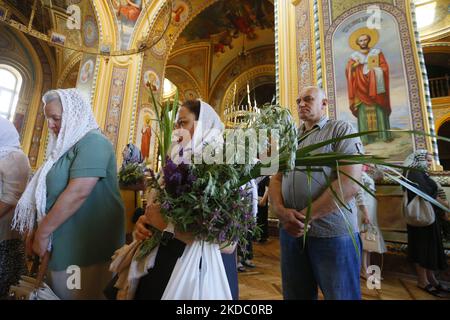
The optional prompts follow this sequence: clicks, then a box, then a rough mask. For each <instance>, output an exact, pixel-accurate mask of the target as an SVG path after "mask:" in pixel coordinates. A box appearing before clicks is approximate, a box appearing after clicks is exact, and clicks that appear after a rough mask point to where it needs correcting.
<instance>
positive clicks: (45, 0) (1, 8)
mask: <svg viewBox="0 0 450 320" xmlns="http://www.w3.org/2000/svg"><path fill="white" fill-rule="evenodd" d="M172 1H173V0H169V1H167V2H166V3H165V4H164V6H163V7H162V8H161V11H160V12H161V14H163V15H166V16H167V17H165V18H164V19H163V21H165V24H164V27H163V28H159V29H158V30H154V32H153V35H152V37H149V38H151V39H150V40H149V41H147V40H143V41H141V42H140V43H139V44H138V46H137V48H133V49H128V50H112V49H111V46H110V45H109V44H106V43H100V48H87V47H80V46H76V45H72V44H69V43H67V41H66V35H64V34H61V33H59V32H55V31H51V32H49V34H45V33H43V32H40V31H38V30H36V29H34V28H33V20H34V18H35V14H36V11H37V10H38V8H39V9H40V10H42V9H47V10H55V9H54V8H53V6H52V1H51V0H34V2H33V7H32V10H31V14H30V18H29V21H28V24H27V25H25V24H23V23H21V22H20V21H17V20H15V19H14V18H12V17H11V12H10V9H9V7H8V6H7V5H6V3H5V2H4V1H2V0H0V22H2V23H4V24H6V25H8V26H10V27H12V28H14V29H16V30H18V31H20V32H23V33H25V34H28V35H30V36H32V37H35V38H37V39H40V40H43V41H46V42H48V43H49V44H50V45H52V46H55V47H58V48H62V49H69V50H73V51H76V52H82V53H87V54H94V55H102V56H106V57H114V56H129V55H134V54H139V53H142V52H145V51H147V50H149V49H151V48H152V47H154V46H155V45H156V44H157V43H158V42H159V41H160V40H161V39H162V38H163V36H164V34H165V33H166V31H167V29H168V28H169V26H170V23H171V20H172ZM70 19H71V17H68V21H73V20H70ZM74 22H76V21H74Z"/></svg>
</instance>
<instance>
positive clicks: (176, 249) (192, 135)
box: [134, 100, 238, 300]
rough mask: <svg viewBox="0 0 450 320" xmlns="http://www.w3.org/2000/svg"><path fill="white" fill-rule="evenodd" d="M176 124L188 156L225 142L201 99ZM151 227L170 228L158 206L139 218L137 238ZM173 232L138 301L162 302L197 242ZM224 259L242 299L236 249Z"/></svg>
mask: <svg viewBox="0 0 450 320" xmlns="http://www.w3.org/2000/svg"><path fill="white" fill-rule="evenodd" d="M176 125H177V129H183V130H184V132H185V133H186V134H184V135H183V137H181V138H180V139H179V140H178V143H179V144H180V145H181V146H182V148H183V155H184V156H186V154H195V153H197V152H198V151H199V150H200V151H201V149H202V147H203V146H204V145H206V144H210V143H214V142H220V141H219V140H221V139H222V135H221V133H222V131H223V129H224V126H223V124H222V122H221V121H220V118H219V116H218V115H217V113H216V112H215V111H214V109H213V108H212V107H211V106H210V105H208V104H206V103H204V102H201V101H199V100H188V101H186V102H184V103H183V104H182V106H181V108H180V110H179V113H178V117H177V123H176ZM187 133H189V134H187ZM147 225H151V226H153V227H155V228H156V229H158V230H160V231H163V230H165V229H166V228H167V223H166V221H165V220H164V219H163V217H162V215H161V212H160V206H159V205H158V204H152V203H149V205H148V206H147V209H146V214H145V215H143V216H141V217H140V218H139V220H138V222H137V224H136V230H135V237H136V238H137V239H139V240H145V239H148V238H149V237H151V236H152V233H151V232H150V231H149V230H148V228H147ZM173 231H174V236H173V238H172V239H169V240H168V241H167V242H166V245H160V246H159V249H158V253H157V255H156V259H155V263H154V266H153V267H152V268H151V269H149V270H148V274H147V275H145V276H144V277H142V278H141V279H140V281H139V285H138V287H137V290H136V293H135V296H134V298H135V299H137V300H141V299H145V300H149V299H155V300H159V299H161V298H162V296H163V294H164V291H165V289H166V286H167V284H168V282H169V279H170V277H171V275H172V271H173V269H174V267H175V264H176V263H177V260H178V258H179V257H181V256H182V255H183V252H184V250H185V247H186V245H187V244H191V243H192V242H193V241H194V236H193V235H192V234H190V233H189V232H179V231H177V230H173ZM224 251H226V252H224ZM222 260H223V264H224V267H225V271H226V274H227V279H228V284H229V286H230V290H231V293H232V297H233V299H238V279H237V271H236V249H235V248H234V247H233V248H228V249H226V250H222Z"/></svg>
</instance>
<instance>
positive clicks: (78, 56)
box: [56, 53, 83, 88]
mask: <svg viewBox="0 0 450 320" xmlns="http://www.w3.org/2000/svg"><path fill="white" fill-rule="evenodd" d="M81 58H83V54H82V53H77V54H75V55H74V56H73V57H72V58H71V59H70V61H69V62H68V63H67V65H66V66H65V67H64V69H63V71H62V72H61V75H60V76H59V78H58V81H57V82H56V87H57V88H60V87H61V86H62V84H63V83H64V81H65V80H66V79H67V77H68V76H69V73H70V72H71V71H72V69H73V68H74V67H75V66H76V65H77V64H78V63H80V61H81Z"/></svg>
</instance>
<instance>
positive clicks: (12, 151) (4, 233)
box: [0, 117, 31, 299]
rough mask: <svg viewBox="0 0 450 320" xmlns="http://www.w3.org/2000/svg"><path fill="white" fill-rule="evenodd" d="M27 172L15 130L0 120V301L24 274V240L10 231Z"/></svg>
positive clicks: (24, 157)
mask: <svg viewBox="0 0 450 320" xmlns="http://www.w3.org/2000/svg"><path fill="white" fill-rule="evenodd" d="M30 171H31V170H30V164H29V163H28V158H27V156H26V155H25V154H24V153H23V151H22V150H21V149H20V142H19V134H18V133H17V130H16V128H15V127H14V125H13V124H12V123H11V122H9V121H8V120H6V119H5V118H3V117H0V299H2V298H5V297H6V294H7V293H8V289H9V286H11V285H12V284H15V283H16V282H18V280H19V278H20V275H22V274H25V273H26V268H25V253H24V245H23V241H22V240H21V237H20V234H19V233H18V232H17V231H15V230H12V229H11V221H12V218H13V215H14V209H15V207H16V204H17V201H18V200H19V198H20V196H21V194H22V192H23V191H24V190H25V187H26V185H27V181H28V177H29V175H30V173H31V172H30Z"/></svg>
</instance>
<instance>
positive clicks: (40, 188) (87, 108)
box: [13, 89, 99, 232]
mask: <svg viewBox="0 0 450 320" xmlns="http://www.w3.org/2000/svg"><path fill="white" fill-rule="evenodd" d="M55 91H56V93H57V94H58V95H59V98H60V99H61V105H62V108H63V112H62V121H61V129H60V131H59V134H58V136H56V135H55V134H54V133H53V132H50V136H49V143H48V147H47V160H46V161H45V162H44V164H43V165H42V166H41V167H40V168H39V170H38V171H37V172H36V173H35V175H34V176H33V179H31V181H30V183H29V184H28V186H27V188H26V189H25V191H24V193H23V194H22V197H21V198H20V200H19V202H18V203H17V206H16V210H15V215H14V220H13V227H14V228H15V229H17V230H19V231H20V232H24V231H27V230H32V229H33V228H34V227H35V223H36V221H37V222H38V223H39V222H40V221H41V220H42V219H43V218H44V216H45V214H46V212H45V209H46V202H47V185H46V178H47V174H48V172H49V171H50V169H51V168H52V167H53V165H54V164H55V163H56V162H57V161H58V160H59V159H60V158H61V157H62V156H63V155H64V154H65V153H66V152H67V151H69V149H70V148H72V147H73V146H74V145H75V144H76V143H77V142H78V141H80V140H81V139H82V138H83V137H84V136H85V135H86V134H87V133H88V132H89V131H91V130H94V129H98V128H99V126H98V124H97V122H96V121H95V118H94V114H93V113H92V108H91V105H90V103H88V102H87V101H85V100H84V98H83V97H82V96H81V94H80V92H79V91H78V90H77V89H65V90H55Z"/></svg>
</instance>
